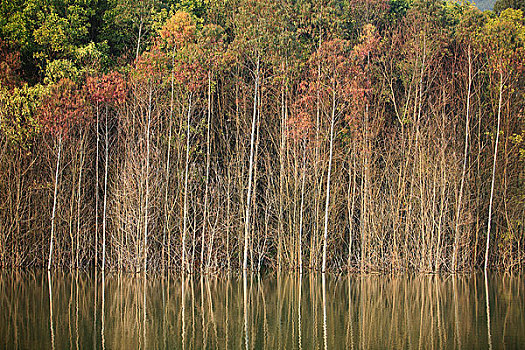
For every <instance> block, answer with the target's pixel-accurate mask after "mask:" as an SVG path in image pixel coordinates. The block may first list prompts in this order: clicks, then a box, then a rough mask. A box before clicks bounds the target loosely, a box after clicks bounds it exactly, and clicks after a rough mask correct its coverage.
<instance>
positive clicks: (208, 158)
mask: <svg viewBox="0 0 525 350" xmlns="http://www.w3.org/2000/svg"><path fill="white" fill-rule="evenodd" d="M210 128H211V72H208V120H207V132H206V185H205V189H204V215H203V221H202V235H201V238H202V239H201V270H203V269H204V265H205V264H204V250H205V249H204V248H205V236H206V228H207V226H208V190H209V182H210V153H211V147H210V146H211V145H210ZM212 244H213V242H212V238H210V245H209V247H208V249H209V253H210V256H211V251H212ZM208 261H209V259H208Z"/></svg>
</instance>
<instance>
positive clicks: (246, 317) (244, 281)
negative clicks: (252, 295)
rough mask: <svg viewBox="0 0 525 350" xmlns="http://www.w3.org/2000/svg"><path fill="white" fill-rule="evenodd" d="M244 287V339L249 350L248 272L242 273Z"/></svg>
mask: <svg viewBox="0 0 525 350" xmlns="http://www.w3.org/2000/svg"><path fill="white" fill-rule="evenodd" d="M242 286H243V292H244V299H243V305H244V336H245V337H244V339H245V348H246V350H248V344H249V334H248V281H247V276H246V270H244V271H243V273H242Z"/></svg>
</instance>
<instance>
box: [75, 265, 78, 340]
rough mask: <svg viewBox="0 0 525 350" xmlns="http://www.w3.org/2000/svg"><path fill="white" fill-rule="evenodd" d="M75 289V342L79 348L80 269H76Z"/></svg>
mask: <svg viewBox="0 0 525 350" xmlns="http://www.w3.org/2000/svg"><path fill="white" fill-rule="evenodd" d="M75 290H76V294H75V344H76V349H77V350H78V349H79V339H78V338H79V337H78V294H79V293H78V269H77V270H76V273H75Z"/></svg>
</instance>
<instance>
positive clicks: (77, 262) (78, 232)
mask: <svg viewBox="0 0 525 350" xmlns="http://www.w3.org/2000/svg"><path fill="white" fill-rule="evenodd" d="M85 138H86V131H85V130H84V131H83V133H82V141H81V144H80V170H79V173H78V188H77V249H76V259H75V260H76V263H75V265H76V268H77V269H78V268H79V253H80V252H79V250H80V248H79V247H80V203H81V198H80V194H81V189H82V170H83V169H84V157H85V154H84V147H85Z"/></svg>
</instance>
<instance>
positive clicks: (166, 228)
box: [162, 58, 174, 266]
mask: <svg viewBox="0 0 525 350" xmlns="http://www.w3.org/2000/svg"><path fill="white" fill-rule="evenodd" d="M173 64H174V60H173V58H172V60H171V65H172V66H173ZM173 71H174V69H173V68H172V70H171V96H170V115H169V118H170V120H169V122H168V123H169V131H168V154H167V156H166V191H165V193H164V215H165V220H166V225H165V226H164V234H163V235H162V262H163V264H164V266H166V265H167V266H169V264H170V261H171V254H170V248H171V233H170V210H169V205H168V193H169V189H170V161H171V137H172V128H173V94H174V86H173V85H174V83H173V79H174V77H173ZM166 235H167V236H168V237H167V242H166ZM166 245H167V249H166ZM166 250H167V253H168V261H166V260H165V254H166Z"/></svg>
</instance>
